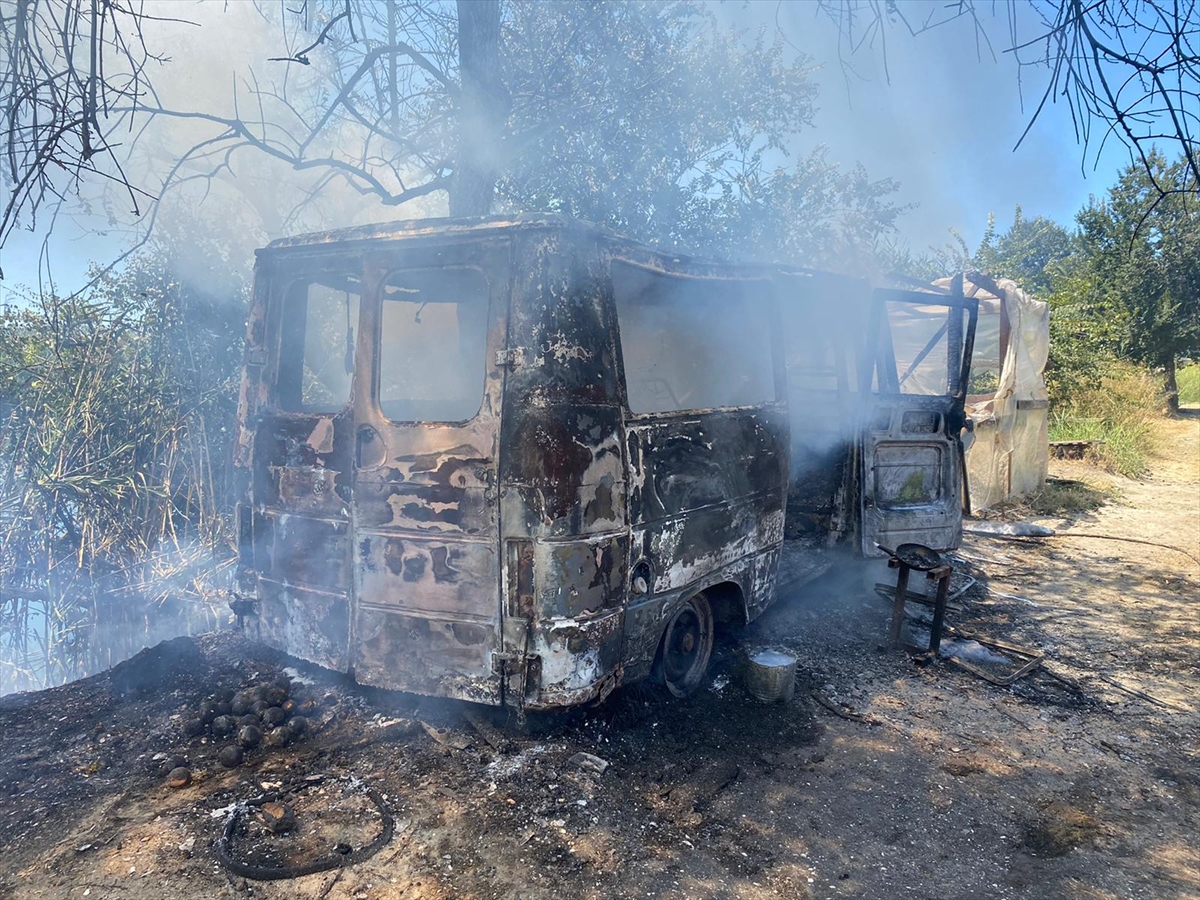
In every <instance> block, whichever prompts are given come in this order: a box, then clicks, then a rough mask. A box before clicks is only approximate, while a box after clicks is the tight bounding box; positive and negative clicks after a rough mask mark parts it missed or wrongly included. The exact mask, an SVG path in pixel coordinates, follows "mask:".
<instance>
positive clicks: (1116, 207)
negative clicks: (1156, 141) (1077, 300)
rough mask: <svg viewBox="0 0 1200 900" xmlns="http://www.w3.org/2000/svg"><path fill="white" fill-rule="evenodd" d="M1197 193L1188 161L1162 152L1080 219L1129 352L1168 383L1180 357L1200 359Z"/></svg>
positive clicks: (1093, 266)
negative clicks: (1118, 314)
mask: <svg viewBox="0 0 1200 900" xmlns="http://www.w3.org/2000/svg"><path fill="white" fill-rule="evenodd" d="M1196 187H1197V186H1196V184H1195V180H1194V178H1193V176H1192V175H1191V172H1190V170H1189V168H1188V166H1187V164H1186V162H1185V161H1184V160H1178V161H1176V162H1174V163H1170V162H1168V161H1167V159H1166V157H1165V156H1163V155H1162V154H1161V153H1158V152H1155V153H1153V154H1151V155H1150V157H1149V160H1148V164H1147V166H1141V165H1131V166H1129V167H1128V168H1127V169H1125V170H1124V171H1123V172H1122V173H1121V176H1120V178H1119V180H1118V182H1117V184H1116V185H1114V186H1113V187H1112V188H1110V189H1109V191H1108V199H1107V200H1103V201H1093V202H1092V203H1091V204H1089V205H1088V206H1087V207H1086V208H1084V209H1083V210H1082V211H1081V212H1080V213H1079V216H1078V221H1079V224H1080V227H1081V240H1082V244H1083V247H1084V250H1085V254H1086V258H1087V260H1088V264H1089V267H1090V269H1091V272H1092V273H1093V277H1094V279H1095V283H1096V285H1097V289H1098V290H1100V291H1102V292H1103V293H1104V294H1105V295H1106V296H1107V299H1108V300H1109V302H1110V303H1111V305H1112V306H1113V307H1114V308H1117V309H1120V310H1121V312H1122V328H1121V340H1120V344H1121V351H1122V353H1123V354H1124V355H1127V356H1128V357H1129V358H1130V359H1133V360H1135V361H1137V362H1140V363H1143V364H1145V365H1149V366H1155V367H1163V368H1165V369H1166V371H1167V372H1168V380H1169V379H1170V376H1171V374H1173V372H1174V367H1175V359H1176V358H1177V357H1179V356H1192V355H1196V354H1198V353H1200V217H1198V216H1200V211H1198V210H1197V208H1196V198H1195V194H1196ZM1164 192H1165V193H1164ZM1168 386H1169V387H1170V385H1168Z"/></svg>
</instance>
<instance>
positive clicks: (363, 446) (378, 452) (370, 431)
mask: <svg viewBox="0 0 1200 900" xmlns="http://www.w3.org/2000/svg"><path fill="white" fill-rule="evenodd" d="M386 458H387V448H386V447H384V445H383V438H381V437H380V436H379V432H378V431H376V430H375V429H374V428H372V427H371V426H370V425H359V426H358V430H357V431H356V432H355V435H354V465H355V467H356V468H359V469H376V468H378V467H379V466H382V465H383V463H384V461H385V460H386Z"/></svg>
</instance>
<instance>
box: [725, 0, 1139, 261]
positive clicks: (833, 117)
mask: <svg viewBox="0 0 1200 900" xmlns="http://www.w3.org/2000/svg"><path fill="white" fill-rule="evenodd" d="M901 3H902V5H903V6H904V8H905V11H906V12H909V13H913V12H914V11H915V15H914V18H916V19H917V20H920V18H921V17H922V16H921V12H920V10H921V9H928V8H929V4H927V3H924V2H922V3H913V2H907V3H906V2H904V0H901ZM937 5H938V6H945V5H946V4H945V3H944V0H942V2H939V3H938V4H937ZM980 6H981V7H984V8H985V9H986V10H988V15H989V16H990V9H991V7H990V6H989V5H987V4H980ZM998 9H1000V10H1001V12H1002V6H1000V5H998ZM776 10H778V12H779V18H778V21H779V25H780V27H781V29H782V31H783V33H784V34H785V35H786V37H787V38H788V39H789V40H790V41H791V42H792V43H794V44H795V45H796V46H797V47H798V48H799V49H800V50H802V51H804V52H805V53H807V54H809V55H810V56H812V57H813V58H814V61H815V62H816V63H818V64H819V65H821V66H822V68H821V70H820V71H819V72H818V73H817V76H816V78H817V80H818V82H819V83H820V85H821V94H820V100H819V105H820V111H819V112H818V114H817V118H816V122H815V128H814V129H813V130H812V131H811V132H809V133H807V134H805V135H802V141H801V142H802V143H803V142H804V141H808V142H809V143H810V145H812V144H816V143H824V144H826V145H827V146H828V147H829V149H830V156H831V158H832V159H834V160H837V161H839V162H841V163H842V164H843V165H852V164H853V163H854V162H861V163H863V164H864V165H865V166H866V168H867V171H868V173H869V174H870V175H871V177H872V178H882V177H891V178H895V179H896V180H897V181H899V182H900V191H899V193H898V198H899V199H900V200H901V201H902V202H904V203H912V204H916V208H915V209H913V210H912V211H911V212H909V213H907V214H906V215H905V216H904V217H903V219H902V221H901V224H900V228H901V234H902V237H903V238H905V239H906V240H908V241H909V243H910V244H912V246H913V248H914V249H917V250H920V249H924V248H925V247H927V246H929V245H939V246H940V245H942V244H945V243H946V242H947V241H949V240H951V236H950V234H949V229H950V228H952V227H953V228H957V229H959V230H960V231H961V232H962V233H963V235H964V237H966V238H967V240H968V241H969V242H970V243H972V245H973V244H974V243H975V242H976V241H977V240H978V239H979V237H980V236H981V235H982V233H983V230H984V228H985V227H986V224H987V214H988V212H989V211H994V212H995V214H996V219H997V224H998V225H999V226H1001V227H1003V226H1005V225H1006V224H1007V223H1008V222H1009V221H1011V218H1012V214H1013V209H1014V207H1015V206H1016V205H1017V204H1020V205H1021V207H1022V209H1023V210H1024V213H1025V215H1026V216H1027V217H1030V216H1035V215H1044V216H1048V217H1050V218H1054V219H1057V220H1059V221H1061V222H1062V223H1063V224H1066V225H1071V224H1072V223H1073V217H1074V215H1075V213H1076V212H1077V211H1078V210H1079V208H1080V207H1081V206H1082V205H1083V204H1084V203H1086V202H1087V200H1088V197H1089V195H1091V194H1096V195H1102V194H1103V193H1104V191H1105V190H1106V189H1107V187H1108V186H1109V185H1111V184H1112V183H1113V182H1114V181H1115V179H1116V175H1117V172H1118V171H1119V170H1120V169H1121V168H1123V167H1124V166H1126V165H1128V163H1129V154H1128V152H1127V151H1126V150H1125V148H1124V147H1122V146H1121V145H1120V144H1117V143H1113V144H1111V145H1110V146H1109V147H1107V148H1106V149H1105V152H1104V153H1103V154H1102V156H1101V158H1100V159H1099V161H1097V160H1096V158H1095V152H1094V149H1093V150H1092V151H1089V153H1088V155H1087V158H1086V160H1085V158H1084V151H1083V148H1082V147H1080V146H1079V145H1078V144H1077V143H1076V139H1075V132H1074V128H1073V126H1072V123H1071V117H1070V113H1069V110H1068V109H1067V107H1066V106H1065V105H1064V104H1062V103H1059V104H1057V105H1047V107H1046V108H1045V109H1044V110H1043V112H1042V114H1041V115H1040V116H1039V117H1038V120H1037V122H1036V123H1035V124H1034V126H1033V129H1032V130H1031V132H1030V134H1029V135H1028V137H1027V138H1026V139H1025V141H1024V142H1023V143H1022V144H1021V146H1020V147H1019V148H1017V149H1015V150H1014V145H1015V144H1016V142H1017V140H1018V138H1019V137H1020V135H1021V132H1022V131H1024V129H1025V127H1026V125H1027V124H1028V122H1029V119H1030V113H1031V111H1032V109H1034V108H1035V107H1036V105H1037V102H1038V101H1039V100H1040V99H1041V93H1042V91H1043V90H1044V88H1045V81H1044V80H1042V75H1041V73H1040V72H1037V73H1031V72H1030V71H1029V70H1027V71H1026V73H1025V76H1024V77H1025V85H1024V91H1025V108H1024V109H1022V105H1021V92H1020V90H1019V88H1018V82H1017V71H1016V66H1015V64H1014V62H1013V60H1012V59H1011V56H1010V55H1008V54H1004V53H1003V52H1002V51H1003V49H1004V46H1005V45H1006V44H1005V41H1006V39H1007V34H1008V29H1007V24H1006V22H1005V21H1004V20H1003V19H995V20H992V19H990V18H985V19H983V21H984V24H985V25H986V26H989V29H990V34H991V37H992V40H993V47H994V49H995V52H996V59H993V58H992V56H991V55H990V54H989V53H988V52H987V50H986V49H984V50H983V51H982V52H981V53H977V50H976V44H975V40H974V31H973V28H972V27H971V25H970V24H969V23H967V22H966V21H960V22H954V23H950V24H947V25H943V26H940V27H939V28H936V29H933V30H931V31H930V32H927V33H925V34H922V35H919V36H916V37H912V36H909V35H908V34H907V33H906V32H904V33H902V32H901V31H900V30H899V29H892V30H890V31H889V34H888V44H887V61H888V70H889V71H890V75H891V78H890V83H889V81H888V80H887V79H885V77H884V71H883V66H882V64H881V63H882V58H883V57H882V54H881V53H880V52H879V50H878V48H864V49H863V50H862V51H860V53H859V54H858V55H857V56H856V57H855V58H854V64H855V67H856V69H857V71H858V75H857V76H855V75H851V76H850V77H849V79H848V80H847V78H846V76H845V75H844V73H843V69H842V67H841V65H840V63H839V60H838V57H837V50H836V46H837V44H836V33H835V31H834V29H833V27H832V25H831V24H829V23H828V22H827V21H826V20H825V19H824V18H823V17H820V16H818V15H817V14H816V13H817V9H816V7H815V5H814V4H812V3H809V2H804V0H793V2H785V3H783V4H782V5H781V4H778V3H777V2H775V0H759V2H752V3H749V4H737V5H736V7H735V6H734V5H733V4H726V5H724V6H723V8H722V15H723V16H724V17H726V18H733V19H738V20H741V21H743V22H745V24H746V25H747V26H751V25H753V24H754V23H756V22H758V23H764V22H765V23H769V27H770V28H771V29H772V30H773V29H774V26H775V21H776V18H775V16H776ZM1025 21H1026V22H1027V23H1028V24H1029V25H1030V26H1032V25H1033V21H1032V17H1031V16H1030V17H1027V18H1026V19H1025Z"/></svg>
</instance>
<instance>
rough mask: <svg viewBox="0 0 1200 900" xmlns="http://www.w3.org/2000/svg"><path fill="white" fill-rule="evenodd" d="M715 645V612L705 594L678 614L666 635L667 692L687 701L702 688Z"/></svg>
mask: <svg viewBox="0 0 1200 900" xmlns="http://www.w3.org/2000/svg"><path fill="white" fill-rule="evenodd" d="M712 645H713V620H712V608H711V607H710V606H709V605H708V599H707V598H706V597H705V596H704V595H703V594H697V595H696V596H695V597H692V598H691V599H690V600H688V602H687V603H685V604H683V606H681V607H680V608H679V609H678V610H676V611H675V614H674V615H673V616H671V621H670V622H668V623H667V627H666V629H665V631H664V633H663V643H662V657H661V659H660V670H661V673H662V681H663V684H665V685H666V687H667V690H669V691H670V692H671V693H672V694H674V695H675V696H676V697H685V696H687V695H688V694H690V693H692V691H694V690H695V689H696V688H697V687H699V685H700V682H701V681H702V680H703V679H704V673H705V672H706V671H707V670H708V660H709V657H710V656H711V655H712Z"/></svg>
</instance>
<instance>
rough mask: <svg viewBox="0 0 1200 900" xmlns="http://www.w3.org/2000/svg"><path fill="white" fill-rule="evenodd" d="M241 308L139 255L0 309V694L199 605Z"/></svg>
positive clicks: (221, 500) (227, 431)
mask: <svg viewBox="0 0 1200 900" xmlns="http://www.w3.org/2000/svg"><path fill="white" fill-rule="evenodd" d="M243 314H244V306H243V305H242V304H239V303H236V302H230V300H229V299H228V298H208V297H204V296H202V295H199V294H196V293H195V292H191V291H187V290H185V289H184V288H183V287H182V286H181V285H180V284H179V283H178V282H176V281H174V280H172V278H171V277H170V274H169V268H168V261H167V260H164V259H163V258H161V257H158V258H155V257H149V256H147V257H140V258H136V259H133V260H131V261H130V263H129V265H128V266H127V267H126V268H125V269H124V270H123V271H122V272H120V273H119V274H116V275H110V276H106V277H104V278H102V279H100V280H99V282H98V283H97V285H96V287H95V288H94V289H93V290H92V291H90V292H88V293H87V294H86V295H84V296H79V297H70V298H62V297H57V296H52V295H50V296H41V297H38V298H30V301H29V303H28V304H27V305H25V306H23V307H22V308H12V307H9V308H7V309H6V310H5V311H4V312H3V314H0V398H2V399H0V413H2V414H3V415H4V427H3V430H2V431H0V524H2V529H0V693H3V692H5V691H8V690H13V689H22V688H30V687H39V686H44V685H46V684H50V683H57V682H59V681H62V680H66V679H69V678H75V677H79V676H81V675H86V674H89V673H90V672H92V671H95V670H96V669H98V668H102V667H103V666H105V665H108V664H111V663H112V662H114V661H116V659H120V658H122V657H123V656H124V655H127V653H129V652H132V651H133V650H136V649H138V647H140V646H141V645H142V642H143V641H152V640H156V639H158V637H160V636H161V635H160V634H159V633H158V624H159V621H160V620H161V619H163V618H171V619H173V621H170V622H169V623H167V624H165V625H164V627H165V628H167V629H168V630H169V631H175V630H176V629H178V628H179V627H180V620H182V621H183V622H186V621H187V620H188V619H194V618H195V617H196V616H199V617H200V619H201V621H204V617H205V615H209V616H211V608H210V607H205V606H204V604H200V605H197V603H195V602H189V601H208V600H211V599H212V598H213V597H214V595H215V590H216V581H217V577H218V573H219V570H220V568H221V567H220V565H219V563H218V557H219V556H221V555H224V556H228V553H227V552H223V551H221V549H220V548H222V547H223V546H228V544H229V535H228V534H227V528H228V518H227V516H226V515H225V513H226V512H227V510H226V509H225V506H226V503H227V497H228V496H229V487H230V485H229V484H228V481H227V479H228V478H229V466H227V465H226V464H225V461H226V459H227V458H228V457H229V454H230V447H229V442H230V440H231V439H232V435H233V428H232V424H233V417H234V412H235V404H236V399H235V398H236V395H237V390H236V374H237V360H238V357H239V350H238V344H239V343H240V341H239V337H240V334H241V327H240V320H241V318H242V316H243ZM234 323H238V324H234ZM214 554H215V555H214ZM208 623H209V627H211V619H209V620H208ZM114 653H115V654H118V655H116V656H115V658H114V656H113V654H114Z"/></svg>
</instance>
